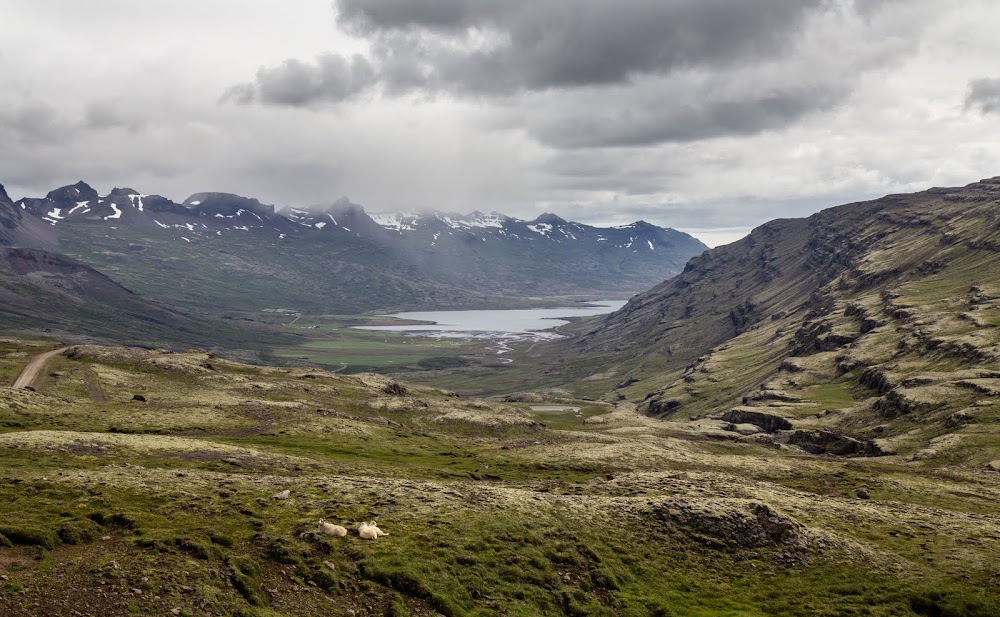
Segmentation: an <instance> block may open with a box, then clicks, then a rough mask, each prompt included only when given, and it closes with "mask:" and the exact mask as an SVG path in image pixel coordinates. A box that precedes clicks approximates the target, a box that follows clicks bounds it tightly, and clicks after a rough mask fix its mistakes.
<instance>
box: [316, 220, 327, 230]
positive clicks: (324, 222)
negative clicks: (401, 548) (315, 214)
mask: <svg viewBox="0 0 1000 617" xmlns="http://www.w3.org/2000/svg"><path fill="white" fill-rule="evenodd" d="M313 227H315V228H316V229H323V228H324V227H326V221H320V222H318V223H316V224H315V225H313Z"/></svg>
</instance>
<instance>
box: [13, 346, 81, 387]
mask: <svg viewBox="0 0 1000 617" xmlns="http://www.w3.org/2000/svg"><path fill="white" fill-rule="evenodd" d="M67 349H69V347H61V348H59V349H53V350H52V351H47V352H45V353H42V354H38V355H37V356H35V357H34V358H32V359H31V361H30V362H28V364H26V365H25V367H24V368H23V369H21V374H20V375H18V376H17V379H15V380H14V386H13V387H15V388H27V387H28V386H30V385H31V384H33V383H35V378H36V377H38V374H39V373H41V372H42V369H44V368H45V365H46V364H47V363H48V361H49V360H51V359H52V358H54V357H56V356H58V355H59V354H61V353H63V352H64V351H66V350H67Z"/></svg>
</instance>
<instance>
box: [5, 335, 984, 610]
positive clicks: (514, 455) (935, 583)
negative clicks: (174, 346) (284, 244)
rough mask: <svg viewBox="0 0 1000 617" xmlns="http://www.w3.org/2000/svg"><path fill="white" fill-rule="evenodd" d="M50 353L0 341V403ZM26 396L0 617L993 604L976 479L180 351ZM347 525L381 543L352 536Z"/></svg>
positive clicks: (960, 470)
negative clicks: (329, 531) (367, 524)
mask: <svg viewBox="0 0 1000 617" xmlns="http://www.w3.org/2000/svg"><path fill="white" fill-rule="evenodd" d="M51 348H52V345H51V344H48V343H34V342H31V341H27V340H12V339H8V340H4V341H2V342H0V379H4V380H6V382H7V383H11V382H13V379H14V377H15V376H16V375H17V373H18V372H19V371H20V370H21V369H22V368H23V367H24V366H25V365H26V364H27V363H28V361H29V359H30V358H33V357H35V356H36V355H38V354H40V353H42V352H44V351H47V350H49V349H51ZM969 378H970V379H974V378H973V377H971V376H970V377H969ZM32 388H33V389H32V390H25V389H12V388H0V460H2V461H3V471H2V473H0V614H3V615H11V616H21V615H74V616H79V615H85V616H87V615H93V616H97V615H101V616H104V615H129V614H144V615H209V614H211V615H244V616H258V617H273V616H275V615H329V614H342V615H356V616H359V615H364V616H368V615H434V614H443V615H449V616H451V615H537V614H570V615H649V614H653V615H737V614H738V615H761V616H763V615H996V614H997V606H1000V595H998V591H997V590H998V586H997V583H998V580H1000V571H998V563H997V555H998V554H1000V516H998V515H997V510H996V507H995V504H996V502H997V499H998V498H1000V474H997V473H996V472H995V471H988V470H987V469H985V468H984V467H983V466H981V465H978V464H973V463H972V462H970V461H969V460H968V459H959V458H953V459H951V460H950V462H949V465H948V466H947V467H941V466H931V465H928V463H927V461H930V460H933V459H926V460H919V461H916V462H911V461H910V459H909V457H903V456H898V455H887V456H880V457H869V456H860V457H853V458H852V457H846V456H833V455H830V454H825V455H819V454H815V453H812V452H811V449H810V448H809V447H808V446H807V445H797V444H796V443H793V441H794V440H790V441H789V443H787V444H780V445H778V446H775V445H774V444H772V443H763V442H761V441H758V440H752V439H746V440H744V439H720V438H719V437H718V436H720V435H727V434H728V435H736V434H737V433H732V432H731V431H729V430H727V426H728V424H729V423H733V424H735V425H736V426H737V427H744V426H750V425H752V421H753V420H755V419H756V417H754V416H746V417H740V418H731V419H730V420H729V421H726V420H721V419H720V420H708V419H706V420H702V421H701V422H696V423H692V422H689V421H687V420H686V419H685V420H684V421H675V420H670V419H653V418H650V417H647V416H645V415H643V414H641V413H639V412H638V411H637V409H636V408H635V406H634V405H632V404H630V403H625V402H621V403H617V404H615V405H611V404H609V403H597V402H588V401H578V400H572V399H568V398H566V397H567V394H566V393H565V392H559V391H537V392H530V393H524V394H522V395H518V396H512V397H510V401H505V400H500V399H490V400H483V399H470V398H464V397H459V396H456V395H455V394H454V393H453V392H449V391H445V390H440V389H436V388H429V387H421V386H413V385H410V384H406V383H400V382H397V381H394V380H391V379H389V378H386V377H380V376H376V375H355V376H349V377H347V376H339V375H336V374H332V373H328V372H323V371H316V370H306V369H288V368H266V367H250V366H246V365H241V364H236V363H233V362H229V361H226V360H223V359H220V358H217V357H214V356H212V355H210V354H206V353H204V352H189V353H169V352H165V351H156V350H140V349H127V348H121V347H94V346H75V347H70V348H68V349H66V350H65V351H63V352H61V353H59V354H57V355H56V356H55V357H54V358H53V359H52V360H50V362H49V364H48V366H47V368H46V369H45V370H44V371H42V373H41V376H40V377H39V378H38V379H37V380H36V381H35V382H34V384H33V385H32ZM522 400H524V401H528V400H533V401H537V402H549V403H563V404H568V405H572V406H573V407H571V408H570V409H568V410H566V411H544V412H543V411H532V410H531V409H530V408H529V404H528V403H522V402H515V401H522ZM772 400H773V399H772ZM574 408H575V409H574ZM959 452H965V451H962V450H959ZM320 519H325V520H326V521H328V522H330V523H333V524H339V525H343V526H344V527H346V528H347V529H348V530H349V533H348V535H347V536H346V537H336V536H330V535H326V534H324V533H322V532H321V528H320V526H319V523H318V522H319V520H320ZM370 520H377V521H378V526H379V527H380V528H381V529H382V530H383V531H385V532H386V533H387V534H388V535H386V536H383V537H380V538H378V539H377V540H368V539H363V538H362V537H360V536H359V535H358V532H357V528H358V525H359V524H360V523H361V522H362V521H370Z"/></svg>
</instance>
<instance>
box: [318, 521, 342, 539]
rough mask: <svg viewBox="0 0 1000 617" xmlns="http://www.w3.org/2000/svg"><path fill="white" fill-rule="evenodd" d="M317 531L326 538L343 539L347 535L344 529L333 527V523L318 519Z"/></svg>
mask: <svg viewBox="0 0 1000 617" xmlns="http://www.w3.org/2000/svg"><path fill="white" fill-rule="evenodd" d="M319 530H320V532H321V533H325V534H326V535H328V536H334V537H336V538H343V537H344V536H346V535H347V528H346V527H341V526H340V525H334V524H333V523H327V522H326V520H324V519H319Z"/></svg>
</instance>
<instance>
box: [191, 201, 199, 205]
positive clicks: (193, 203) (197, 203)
mask: <svg viewBox="0 0 1000 617" xmlns="http://www.w3.org/2000/svg"><path fill="white" fill-rule="evenodd" d="M191 205H192V206H198V205H201V202H200V201H192V202H191Z"/></svg>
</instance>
